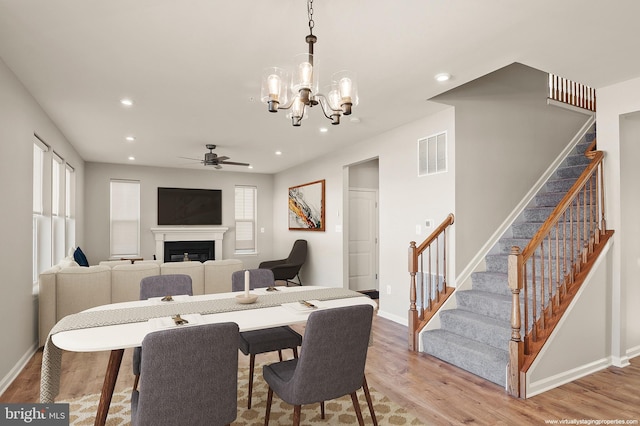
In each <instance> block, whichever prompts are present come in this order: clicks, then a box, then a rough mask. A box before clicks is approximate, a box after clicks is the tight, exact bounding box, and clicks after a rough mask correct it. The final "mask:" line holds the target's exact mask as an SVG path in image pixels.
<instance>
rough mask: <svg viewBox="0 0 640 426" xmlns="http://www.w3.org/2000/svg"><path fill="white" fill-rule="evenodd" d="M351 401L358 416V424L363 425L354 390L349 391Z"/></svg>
mask: <svg viewBox="0 0 640 426" xmlns="http://www.w3.org/2000/svg"><path fill="white" fill-rule="evenodd" d="M351 401H353V409H354V410H356V417H357V418H358V424H359V425H360V426H364V419H363V418H362V412H361V411H360V403H359V402H358V395H356V393H355V392H352V393H351Z"/></svg>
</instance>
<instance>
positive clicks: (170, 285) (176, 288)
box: [140, 274, 193, 300]
mask: <svg viewBox="0 0 640 426" xmlns="http://www.w3.org/2000/svg"><path fill="white" fill-rule="evenodd" d="M182 294H186V295H189V296H193V288H192V285H191V277H190V276H189V275H185V274H168V275H152V276H150V277H144V278H143V279H142V280H140V300H146V299H149V298H151V297H164V296H177V295H182Z"/></svg>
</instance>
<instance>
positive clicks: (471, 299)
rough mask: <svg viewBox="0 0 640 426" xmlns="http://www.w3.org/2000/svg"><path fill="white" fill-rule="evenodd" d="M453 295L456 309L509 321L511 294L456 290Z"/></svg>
mask: <svg viewBox="0 0 640 426" xmlns="http://www.w3.org/2000/svg"><path fill="white" fill-rule="evenodd" d="M455 295H456V301H457V302H458V309H463V310H465V311H470V312H475V313H477V314H480V315H485V316H488V317H490V318H494V319H497V320H501V321H507V322H510V321H511V296H505V295H502V294H496V293H491V292H487V291H479V290H463V291H457V292H456V293H455Z"/></svg>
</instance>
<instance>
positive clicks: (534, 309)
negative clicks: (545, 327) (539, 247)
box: [525, 251, 538, 342]
mask: <svg viewBox="0 0 640 426" xmlns="http://www.w3.org/2000/svg"><path fill="white" fill-rule="evenodd" d="M525 303H526V301H525ZM531 338H532V339H533V341H534V342H537V341H538V299H537V288H536V256H535V251H534V255H533V256H531Z"/></svg>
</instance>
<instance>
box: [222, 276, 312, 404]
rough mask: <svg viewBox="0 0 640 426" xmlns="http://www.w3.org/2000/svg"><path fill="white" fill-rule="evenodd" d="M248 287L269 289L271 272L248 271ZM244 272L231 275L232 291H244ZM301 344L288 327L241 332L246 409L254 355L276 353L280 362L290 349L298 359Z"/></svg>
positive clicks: (299, 338)
mask: <svg viewBox="0 0 640 426" xmlns="http://www.w3.org/2000/svg"><path fill="white" fill-rule="evenodd" d="M248 271H249V287H250V288H251V289H252V290H253V289H255V288H264V287H270V286H273V285H274V284H275V281H274V279H273V272H271V271H270V270H269V269H249V270H248ZM244 273H245V271H236V272H234V273H233V274H231V288H232V289H233V291H241V290H244ZM300 344H302V336H301V335H300V334H299V333H297V332H296V331H294V330H293V329H291V327H288V326H282V327H273V328H265V329H261V330H253V331H243V332H242V333H240V350H241V351H242V353H243V354H245V355H249V394H248V397H247V408H251V395H252V393H253V372H254V369H255V364H256V355H258V354H263V353H267V352H273V351H278V357H279V359H280V361H282V350H283V349H291V350H292V351H293V357H294V358H297V357H298V346H300Z"/></svg>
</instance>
